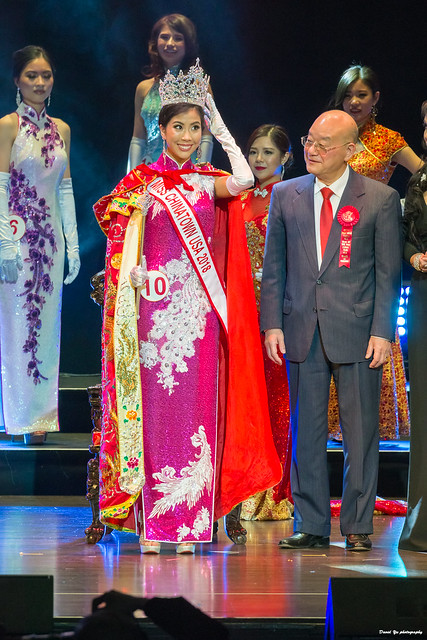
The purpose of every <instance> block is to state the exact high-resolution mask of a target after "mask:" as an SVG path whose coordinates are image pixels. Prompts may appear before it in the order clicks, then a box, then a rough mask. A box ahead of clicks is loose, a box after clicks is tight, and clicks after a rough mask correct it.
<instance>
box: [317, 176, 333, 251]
mask: <svg viewBox="0 0 427 640" xmlns="http://www.w3.org/2000/svg"><path fill="white" fill-rule="evenodd" d="M320 193H321V194H322V196H323V202H322V208H321V209H320V246H321V249H322V258H323V254H324V253H325V248H326V243H327V242H328V238H329V232H330V230H331V226H332V220H333V217H334V216H333V213H332V205H331V201H330V200H329V198H330V197H331V196H332V195H333V193H334V192H333V191H332V189H329V187H323V189H320Z"/></svg>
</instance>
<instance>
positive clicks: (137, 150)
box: [127, 136, 153, 173]
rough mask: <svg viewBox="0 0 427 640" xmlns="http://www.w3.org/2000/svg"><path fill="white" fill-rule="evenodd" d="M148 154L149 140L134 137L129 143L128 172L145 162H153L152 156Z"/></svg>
mask: <svg viewBox="0 0 427 640" xmlns="http://www.w3.org/2000/svg"><path fill="white" fill-rule="evenodd" d="M146 154H147V141H146V140H143V139H142V138H136V137H135V136H133V137H132V139H131V141H130V145H129V155H128V167H127V169H128V173H129V171H132V169H135V167H137V166H138V165H139V164H141V163H142V162H144V163H145V164H151V163H152V162H153V160H152V158H150V157H149V156H147V155H146Z"/></svg>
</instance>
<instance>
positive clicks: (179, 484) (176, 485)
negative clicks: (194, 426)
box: [149, 425, 213, 518]
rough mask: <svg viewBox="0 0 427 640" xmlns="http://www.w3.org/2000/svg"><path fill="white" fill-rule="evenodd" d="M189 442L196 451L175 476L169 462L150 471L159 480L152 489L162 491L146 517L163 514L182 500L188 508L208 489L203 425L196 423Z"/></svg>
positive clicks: (210, 474)
mask: <svg viewBox="0 0 427 640" xmlns="http://www.w3.org/2000/svg"><path fill="white" fill-rule="evenodd" d="M191 444H192V445H193V447H195V448H196V449H198V448H200V453H196V454H195V457H196V460H195V461H190V462H189V463H188V466H186V467H183V469H181V471H180V475H179V476H178V477H177V476H176V475H175V474H176V470H175V469H174V468H173V467H169V466H166V467H163V469H162V470H161V471H160V472H158V473H153V478H154V479H155V480H159V484H155V485H154V486H153V489H154V490H155V491H160V492H161V493H163V498H160V499H159V500H156V502H155V503H154V507H153V510H152V512H151V513H150V515H149V518H153V517H154V516H159V515H163V514H164V513H166V512H167V511H169V510H170V509H172V510H173V509H175V507H176V506H177V505H178V504H182V503H183V502H186V503H187V506H188V508H189V509H191V508H192V507H194V506H195V505H196V504H197V502H198V501H199V500H200V498H201V496H202V494H203V492H204V491H205V490H207V491H208V492H209V493H210V492H211V489H212V480H213V466H212V460H211V448H210V445H209V443H208V441H207V439H206V432H205V428H204V427H203V425H200V427H199V430H198V432H196V433H194V434H193V435H192V436H191Z"/></svg>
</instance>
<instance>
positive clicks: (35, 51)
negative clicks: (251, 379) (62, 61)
mask: <svg viewBox="0 0 427 640" xmlns="http://www.w3.org/2000/svg"><path fill="white" fill-rule="evenodd" d="M37 58H44V59H45V60H46V62H47V63H48V64H49V65H50V68H51V69H52V73H53V74H55V67H54V66H53V64H52V60H51V58H50V55H49V54H48V52H47V51H46V50H45V49H43V47H37V46H35V45H33V44H29V45H28V46H27V47H24V48H23V49H18V51H15V53H14V54H13V67H12V72H13V78H14V79H16V78H19V76H20V75H21V73H22V72H23V70H24V69H25V67H26V66H27V64H29V63H30V62H32V61H33V60H37Z"/></svg>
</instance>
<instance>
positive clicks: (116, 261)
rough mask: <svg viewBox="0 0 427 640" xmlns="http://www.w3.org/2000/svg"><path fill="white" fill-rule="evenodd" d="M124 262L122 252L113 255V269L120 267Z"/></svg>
mask: <svg viewBox="0 0 427 640" xmlns="http://www.w3.org/2000/svg"><path fill="white" fill-rule="evenodd" d="M121 264H122V254H121V253H115V254H114V255H113V256H112V257H111V266H112V267H113V269H117V270H118V269H120V265H121Z"/></svg>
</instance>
